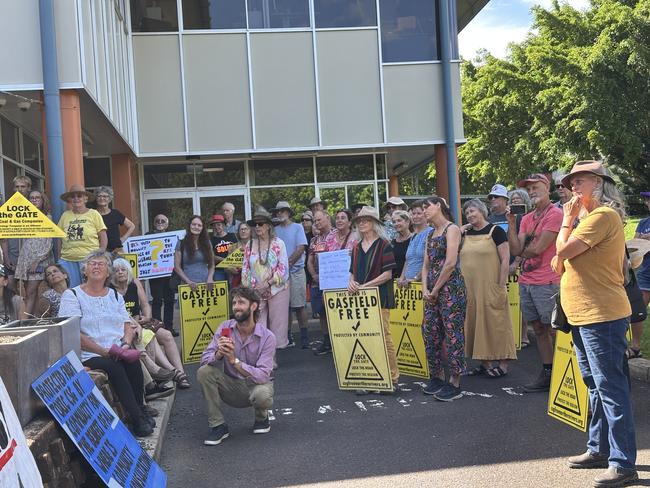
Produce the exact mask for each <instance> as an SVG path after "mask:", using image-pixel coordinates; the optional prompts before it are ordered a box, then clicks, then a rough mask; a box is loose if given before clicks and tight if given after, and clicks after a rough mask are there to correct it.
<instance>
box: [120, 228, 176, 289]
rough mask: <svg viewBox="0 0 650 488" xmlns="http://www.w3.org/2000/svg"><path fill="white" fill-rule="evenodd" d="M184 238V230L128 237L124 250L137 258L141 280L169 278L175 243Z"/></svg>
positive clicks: (172, 269) (172, 268) (172, 266)
mask: <svg viewBox="0 0 650 488" xmlns="http://www.w3.org/2000/svg"><path fill="white" fill-rule="evenodd" d="M184 236H185V231H184V230H177V231H173V232H161V233H159V234H148V235H144V236H137V237H129V238H128V239H127V240H126V242H125V243H124V249H125V250H126V252H127V253H129V254H137V256H138V277H139V278H140V279H141V280H148V279H149V278H161V277H163V276H169V275H171V274H172V271H174V251H175V250H176V243H177V242H178V240H179V239H182V238H183V237H184Z"/></svg>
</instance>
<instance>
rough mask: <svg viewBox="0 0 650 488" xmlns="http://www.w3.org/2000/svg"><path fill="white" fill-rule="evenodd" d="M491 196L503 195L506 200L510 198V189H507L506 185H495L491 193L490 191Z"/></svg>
mask: <svg viewBox="0 0 650 488" xmlns="http://www.w3.org/2000/svg"><path fill="white" fill-rule="evenodd" d="M489 196H495V197H503V198H505V199H506V200H509V198H508V190H507V189H506V187H505V186H503V185H499V184H497V185H494V186H493V187H492V189H491V190H490V193H488V197H489Z"/></svg>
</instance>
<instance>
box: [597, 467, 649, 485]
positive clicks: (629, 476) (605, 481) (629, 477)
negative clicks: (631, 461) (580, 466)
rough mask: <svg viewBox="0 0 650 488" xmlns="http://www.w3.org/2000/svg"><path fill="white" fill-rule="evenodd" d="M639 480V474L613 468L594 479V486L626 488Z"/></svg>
mask: <svg viewBox="0 0 650 488" xmlns="http://www.w3.org/2000/svg"><path fill="white" fill-rule="evenodd" d="M638 479H639V473H637V472H636V471H634V470H631V471H627V470H626V471H624V470H622V469H620V468H615V467H613V466H611V467H609V468H608V469H607V471H605V472H604V473H603V474H601V475H599V476H596V477H595V478H594V486H595V487H597V488H600V487H616V486H625V485H629V484H632V483H634V482H635V481H637V480H638Z"/></svg>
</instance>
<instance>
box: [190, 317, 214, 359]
mask: <svg viewBox="0 0 650 488" xmlns="http://www.w3.org/2000/svg"><path fill="white" fill-rule="evenodd" d="M206 329H207V330H206ZM207 334H209V335H210V339H207ZM204 336H205V337H204ZM213 336H214V332H213V330H212V329H211V328H210V326H209V325H208V323H207V322H203V325H202V326H201V330H200V331H199V333H198V334H197V335H196V339H195V340H194V344H193V345H192V349H190V353H189V355H190V356H196V355H201V354H203V351H204V350H205V348H206V347H207V346H208V344H210V341H211V340H212V337H213ZM202 338H203V340H201V339H202ZM206 339H207V340H206ZM197 346H199V348H200V351H196V350H195V349H196V347H197Z"/></svg>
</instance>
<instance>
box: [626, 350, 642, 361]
mask: <svg viewBox="0 0 650 488" xmlns="http://www.w3.org/2000/svg"><path fill="white" fill-rule="evenodd" d="M642 357H643V353H642V352H641V349H633V348H631V347H630V348H628V350H627V358H628V359H636V358H642Z"/></svg>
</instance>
